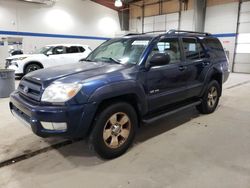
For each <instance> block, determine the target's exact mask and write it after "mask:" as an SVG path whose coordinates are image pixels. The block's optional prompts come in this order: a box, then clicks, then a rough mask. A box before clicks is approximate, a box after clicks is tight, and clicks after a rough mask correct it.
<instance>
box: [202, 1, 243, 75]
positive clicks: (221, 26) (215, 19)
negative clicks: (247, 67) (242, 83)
mask: <svg viewBox="0 0 250 188" xmlns="http://www.w3.org/2000/svg"><path fill="white" fill-rule="evenodd" d="M237 17H238V3H237V2H236V3H228V4H223V5H216V6H211V7H207V9H206V18H205V31H206V32H210V33H212V34H216V35H217V36H218V37H219V39H220V41H221V43H222V45H223V47H224V48H225V49H226V50H227V51H229V60H230V68H231V69H230V70H232V62H233V56H234V49H235V40H236V30H237Z"/></svg>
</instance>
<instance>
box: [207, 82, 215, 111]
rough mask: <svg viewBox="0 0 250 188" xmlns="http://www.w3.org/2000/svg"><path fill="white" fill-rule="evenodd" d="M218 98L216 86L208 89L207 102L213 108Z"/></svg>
mask: <svg viewBox="0 0 250 188" xmlns="http://www.w3.org/2000/svg"><path fill="white" fill-rule="evenodd" d="M217 99H218V91H217V89H216V87H214V86H212V87H211V88H210V89H209V91H208V98H207V104H208V106H209V107H210V108H213V107H214V106H215V104H216V102H217Z"/></svg>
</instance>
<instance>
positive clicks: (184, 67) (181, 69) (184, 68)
mask: <svg viewBox="0 0 250 188" xmlns="http://www.w3.org/2000/svg"><path fill="white" fill-rule="evenodd" d="M186 69H187V66H179V70H180V71H184V70H186Z"/></svg>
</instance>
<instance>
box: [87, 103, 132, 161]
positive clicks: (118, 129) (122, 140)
mask: <svg viewBox="0 0 250 188" xmlns="http://www.w3.org/2000/svg"><path fill="white" fill-rule="evenodd" d="M93 126H94V127H93V130H92V132H91V135H90V138H89V144H90V145H91V146H92V147H93V148H94V150H95V151H96V152H97V154H99V155H100V156H101V157H102V158H105V159H112V158H115V157H118V156H120V155H122V154H123V153H125V152H126V150H127V149H128V148H129V146H130V145H131V144H132V142H133V140H134V137H135V130H136V127H137V115H136V112H135V110H134V108H133V107H132V106H131V105H130V104H128V103H125V102H118V103H114V104H111V105H109V106H107V107H106V108H104V109H103V110H101V111H100V112H99V113H98V114H97V116H96V118H95V122H94V125H93Z"/></svg>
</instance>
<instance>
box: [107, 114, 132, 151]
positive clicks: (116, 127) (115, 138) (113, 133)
mask: <svg viewBox="0 0 250 188" xmlns="http://www.w3.org/2000/svg"><path fill="white" fill-rule="evenodd" d="M130 130H131V121H130V119H129V117H128V115H127V114H125V113H123V112H118V113H115V114H113V115H112V116H111V117H110V118H109V119H108V121H107V122H106V124H105V126H104V129H103V140H104V142H105V144H106V145H107V146H108V147H109V148H112V149H117V148H119V147H120V146H122V145H123V144H124V143H125V142H126V140H127V139H128V137H129V135H130Z"/></svg>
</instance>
